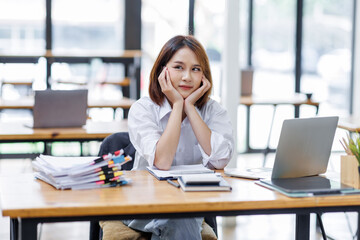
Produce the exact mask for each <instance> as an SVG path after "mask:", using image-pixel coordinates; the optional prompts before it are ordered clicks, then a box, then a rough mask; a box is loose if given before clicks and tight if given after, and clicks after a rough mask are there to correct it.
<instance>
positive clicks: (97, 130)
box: [0, 120, 128, 158]
mask: <svg viewBox="0 0 360 240" xmlns="http://www.w3.org/2000/svg"><path fill="white" fill-rule="evenodd" d="M126 131H128V126H127V120H122V121H112V122H93V121H87V123H86V125H85V126H84V127H82V128H81V127H79V128H41V129H40V128H35V129H33V128H30V127H27V126H26V125H25V123H21V122H3V123H1V124H0V143H13V142H44V144H45V150H44V153H45V154H49V153H50V149H49V148H47V147H48V146H47V145H48V143H52V142H55V141H79V142H84V141H102V140H103V139H104V138H106V137H107V136H109V135H111V134H113V133H116V132H126ZM15 155H16V154H15ZM16 156H21V155H16ZM16 156H15V157H16ZM4 157H14V156H13V155H12V154H0V158H4Z"/></svg>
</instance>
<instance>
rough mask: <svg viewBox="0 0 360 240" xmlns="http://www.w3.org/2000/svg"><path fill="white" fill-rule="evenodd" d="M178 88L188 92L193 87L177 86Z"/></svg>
mask: <svg viewBox="0 0 360 240" xmlns="http://www.w3.org/2000/svg"><path fill="white" fill-rule="evenodd" d="M179 88H181V89H183V90H190V89H192V88H193V87H192V86H185V85H181V86H179Z"/></svg>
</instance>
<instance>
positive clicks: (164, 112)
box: [159, 98, 172, 119]
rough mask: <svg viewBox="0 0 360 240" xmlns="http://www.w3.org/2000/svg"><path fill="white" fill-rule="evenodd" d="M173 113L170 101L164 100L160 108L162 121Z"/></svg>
mask: <svg viewBox="0 0 360 240" xmlns="http://www.w3.org/2000/svg"><path fill="white" fill-rule="evenodd" d="M171 111H172V108H171V105H170V103H169V101H168V100H167V99H166V98H164V101H163V103H162V104H161V106H160V112H159V116H160V119H162V118H163V117H165V116H166V115H167V114H168V113H170V112H171Z"/></svg>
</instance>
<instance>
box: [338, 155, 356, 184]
mask: <svg viewBox="0 0 360 240" xmlns="http://www.w3.org/2000/svg"><path fill="white" fill-rule="evenodd" d="M340 169H341V173H340V176H341V182H342V183H343V184H346V185H349V186H352V187H354V188H357V189H360V176H359V170H360V169H359V163H358V161H357V160H356V157H355V156H350V155H346V156H341V167H340Z"/></svg>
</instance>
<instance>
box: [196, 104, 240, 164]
mask: <svg viewBox="0 0 360 240" xmlns="http://www.w3.org/2000/svg"><path fill="white" fill-rule="evenodd" d="M210 101H211V103H210V104H208V106H206V109H204V113H203V115H204V116H203V120H204V121H205V123H206V124H207V126H208V127H209V128H210V130H211V154H210V156H209V155H207V154H206V153H205V151H204V150H203V149H202V147H201V146H200V144H198V146H199V148H200V152H201V155H202V157H203V164H204V166H207V167H212V168H216V169H223V168H224V167H226V165H227V164H228V163H229V161H230V159H231V157H232V155H233V151H234V136H233V128H232V125H231V122H230V118H229V117H228V114H227V111H226V110H225V109H224V108H223V107H221V106H220V104H219V103H217V102H216V101H214V100H210ZM204 107H205V106H204Z"/></svg>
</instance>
